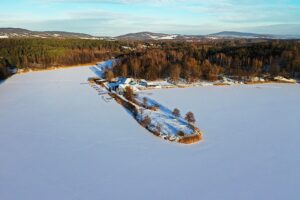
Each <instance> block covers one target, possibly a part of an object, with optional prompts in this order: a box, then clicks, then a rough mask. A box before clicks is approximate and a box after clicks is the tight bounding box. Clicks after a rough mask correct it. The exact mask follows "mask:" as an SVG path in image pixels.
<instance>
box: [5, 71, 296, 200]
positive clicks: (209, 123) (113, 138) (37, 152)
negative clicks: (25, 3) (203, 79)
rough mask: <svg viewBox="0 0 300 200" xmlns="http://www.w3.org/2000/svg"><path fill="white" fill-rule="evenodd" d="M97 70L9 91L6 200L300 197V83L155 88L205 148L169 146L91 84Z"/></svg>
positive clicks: (38, 76) (45, 76)
mask: <svg viewBox="0 0 300 200" xmlns="http://www.w3.org/2000/svg"><path fill="white" fill-rule="evenodd" d="M92 76H95V74H94V73H93V72H92V71H91V70H90V68H89V67H82V68H70V69H60V70H54V71H46V72H32V73H28V74H22V75H15V76H13V77H12V78H10V79H9V80H7V81H5V82H3V83H1V84H0V128H1V129H0V199H1V200H19V199H22V200H27V199H28V200H40V199H43V200H47V199H49V200H53V199H56V200H60V199H62V200H74V199H76V200H77V199H78V200H81V199H88V200H90V199H97V200H98V199H230V200H231V199H243V200H245V199H246V200H247V199H249V200H250V199H251V200H252V199H256V200H257V199H264V200H265V199H272V200H274V199H275V200H276V199H280V200H281V199H289V200H294V199H295V200H296V199H299V197H300V190H299V188H300V168H299V166H300V156H299V152H300V145H299V144H300V126H299V119H300V104H299V102H300V95H299V89H300V86H299V85H298V84H296V85H284V84H277V85H250V86H248V85H237V86H230V87H214V86H209V87H197V88H186V89H167V90H151V93H152V95H151V98H153V99H155V100H157V101H158V102H160V103H162V104H163V105H166V106H168V107H169V108H175V107H177V108H179V109H180V110H181V113H182V114H183V113H185V112H187V111H193V112H194V114H195V117H196V120H197V126H198V127H199V128H200V129H201V130H202V131H203V132H204V135H203V136H204V141H203V142H200V143H197V144H194V145H180V144H177V143H169V142H166V141H163V140H161V139H158V138H156V137H155V136H153V135H152V134H151V133H149V132H148V131H147V130H146V129H144V128H142V127H141V126H139V125H138V123H136V121H135V120H134V119H133V118H132V117H131V116H129V114H128V113H127V112H126V110H125V109H123V108H122V107H121V106H120V105H118V104H117V103H116V102H114V101H104V100H103V99H102V98H101V96H99V95H98V94H97V91H96V90H95V89H93V88H92V87H90V86H89V85H88V84H86V83H87V79H88V77H92Z"/></svg>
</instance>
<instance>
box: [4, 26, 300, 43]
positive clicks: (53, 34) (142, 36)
mask: <svg viewBox="0 0 300 200" xmlns="http://www.w3.org/2000/svg"><path fill="white" fill-rule="evenodd" d="M26 37H30V38H78V39H107V40H137V41H147V40H183V41H199V40H215V39H300V35H271V34H257V33H244V32H235V31H222V32H218V33H213V34H208V35H180V34H165V33H153V32H138V33H128V34H125V35H120V36H117V37H98V36H92V35H89V34H84V33H73V32H64V31H31V30H27V29H21V28H0V38H26Z"/></svg>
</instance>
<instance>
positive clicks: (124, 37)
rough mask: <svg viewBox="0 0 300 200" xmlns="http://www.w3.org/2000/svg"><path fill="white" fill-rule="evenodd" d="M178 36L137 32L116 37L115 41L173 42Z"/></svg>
mask: <svg viewBox="0 0 300 200" xmlns="http://www.w3.org/2000/svg"><path fill="white" fill-rule="evenodd" d="M177 36H178V35H170V34H164V33H152V32H138V33H129V34H126V35H121V36H117V37H116V39H121V40H173V39H176V38H177Z"/></svg>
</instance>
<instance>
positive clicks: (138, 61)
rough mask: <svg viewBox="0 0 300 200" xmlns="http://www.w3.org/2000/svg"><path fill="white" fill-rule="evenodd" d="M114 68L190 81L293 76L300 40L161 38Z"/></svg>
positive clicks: (138, 75) (125, 73) (299, 59)
mask: <svg viewBox="0 0 300 200" xmlns="http://www.w3.org/2000/svg"><path fill="white" fill-rule="evenodd" d="M113 72H114V74H115V75H116V76H124V77H126V76H131V77H135V78H143V79H147V80H156V79H164V78H170V79H171V80H174V81H177V80H179V79H180V78H183V79H185V80H187V81H189V82H193V81H195V80H198V79H205V80H216V79H218V77H219V76H220V75H223V74H225V75H229V76H236V77H245V76H247V77H253V76H262V75H266V74H269V75H270V76H277V75H282V76H286V77H295V76H297V75H298V76H299V72H300V43H299V42H297V41H287V40H278V41H275V40H272V41H263V42H261V41H257V42H253V41H252V42H241V41H220V42H161V43H159V45H156V48H148V49H145V50H139V51H134V52H131V53H129V54H127V55H124V56H123V58H122V60H121V62H120V63H119V64H118V65H117V66H115V68H114V69H113Z"/></svg>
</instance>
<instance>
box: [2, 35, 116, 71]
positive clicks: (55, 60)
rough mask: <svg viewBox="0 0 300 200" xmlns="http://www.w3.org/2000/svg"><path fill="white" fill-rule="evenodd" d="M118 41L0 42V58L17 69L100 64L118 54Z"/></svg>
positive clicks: (10, 40) (37, 39)
mask: <svg viewBox="0 0 300 200" xmlns="http://www.w3.org/2000/svg"><path fill="white" fill-rule="evenodd" d="M121 46H122V44H121V42H117V41H105V40H83V39H41V38H26V39H24V38H19V39H0V57H3V58H5V59H7V60H8V61H9V62H10V63H11V64H13V65H16V66H17V67H18V68H19V69H44V68H49V67H56V66H71V65H78V64H86V63H91V62H95V61H101V60H106V59H109V58H111V57H112V56H115V55H117V54H119V53H120V52H121Z"/></svg>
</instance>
